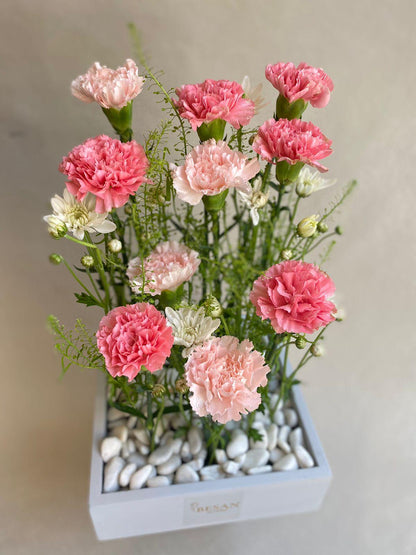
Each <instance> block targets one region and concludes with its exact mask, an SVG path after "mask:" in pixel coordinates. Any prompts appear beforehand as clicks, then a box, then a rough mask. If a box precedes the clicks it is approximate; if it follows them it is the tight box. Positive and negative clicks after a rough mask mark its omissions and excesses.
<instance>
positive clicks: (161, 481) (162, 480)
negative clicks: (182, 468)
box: [146, 476, 170, 488]
mask: <svg viewBox="0 0 416 555" xmlns="http://www.w3.org/2000/svg"><path fill="white" fill-rule="evenodd" d="M169 484H170V481H169V478H168V477H167V476H152V477H151V478H149V479H148V480H147V482H146V486H148V487H149V488H160V487H162V486H169Z"/></svg>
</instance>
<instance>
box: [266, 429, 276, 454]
mask: <svg viewBox="0 0 416 555" xmlns="http://www.w3.org/2000/svg"><path fill="white" fill-rule="evenodd" d="M278 432H279V428H278V427H277V426H276V424H270V426H269V428H268V429H267V449H268V450H269V451H271V450H272V449H274V448H275V447H276V443H277V434H278Z"/></svg>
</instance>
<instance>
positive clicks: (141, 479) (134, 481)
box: [130, 464, 154, 489]
mask: <svg viewBox="0 0 416 555" xmlns="http://www.w3.org/2000/svg"><path fill="white" fill-rule="evenodd" d="M153 470H154V467H153V466H152V465H151V464H147V465H146V466H143V468H140V469H139V470H136V472H135V473H134V474H133V476H132V477H131V478H130V489H140V488H142V487H143V486H144V485H145V483H146V482H147V480H148V479H149V478H150V476H151V474H152V473H153Z"/></svg>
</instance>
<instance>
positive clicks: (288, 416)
mask: <svg viewBox="0 0 416 555" xmlns="http://www.w3.org/2000/svg"><path fill="white" fill-rule="evenodd" d="M283 413H284V415H285V421H286V424H287V425H288V426H290V427H291V428H294V427H295V426H297V424H298V415H297V414H296V411H294V410H293V409H285V410H284V411H283Z"/></svg>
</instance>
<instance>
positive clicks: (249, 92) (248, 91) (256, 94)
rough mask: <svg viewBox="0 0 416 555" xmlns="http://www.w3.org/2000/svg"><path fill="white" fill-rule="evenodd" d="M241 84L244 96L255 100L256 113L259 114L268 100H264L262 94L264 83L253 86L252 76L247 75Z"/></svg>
mask: <svg viewBox="0 0 416 555" xmlns="http://www.w3.org/2000/svg"><path fill="white" fill-rule="evenodd" d="M241 86H242V87H243V90H244V96H245V97H246V98H248V99H249V100H251V101H252V102H254V108H255V112H254V113H255V114H258V113H259V112H260V110H261V109H262V108H264V107H265V106H266V105H267V102H265V101H264V98H263V97H262V95H261V91H262V89H263V85H262V84H261V83H260V84H259V85H256V86H255V87H252V86H251V83H250V77H249V76H248V75H245V76H244V78H243V81H242V83H241Z"/></svg>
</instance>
